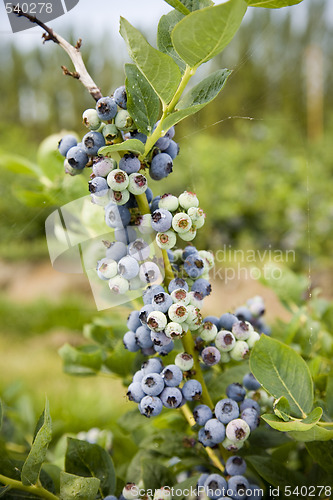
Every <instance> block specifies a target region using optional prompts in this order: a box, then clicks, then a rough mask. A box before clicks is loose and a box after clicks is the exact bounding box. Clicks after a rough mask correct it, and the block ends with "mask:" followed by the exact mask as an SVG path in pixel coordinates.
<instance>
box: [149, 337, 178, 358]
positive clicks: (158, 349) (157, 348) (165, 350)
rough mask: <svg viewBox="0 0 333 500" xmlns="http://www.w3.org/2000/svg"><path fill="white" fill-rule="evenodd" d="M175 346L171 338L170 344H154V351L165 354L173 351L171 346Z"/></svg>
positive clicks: (161, 354)
mask: <svg viewBox="0 0 333 500" xmlns="http://www.w3.org/2000/svg"><path fill="white" fill-rule="evenodd" d="M174 347H175V345H174V342H173V340H171V342H170V344H168V345H164V346H161V345H155V346H154V349H155V352H157V353H158V354H159V355H160V356H167V355H168V354H169V353H170V352H171V351H173V348H174Z"/></svg>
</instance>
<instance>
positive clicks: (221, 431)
mask: <svg viewBox="0 0 333 500" xmlns="http://www.w3.org/2000/svg"><path fill="white" fill-rule="evenodd" d="M204 429H205V434H206V436H207V438H208V439H210V440H211V441H212V442H213V443H214V444H218V443H222V441H223V440H224V438H225V428H224V425H223V424H222V423H221V422H220V421H219V420H217V419H216V418H210V419H209V420H207V422H206V423H205V426H204Z"/></svg>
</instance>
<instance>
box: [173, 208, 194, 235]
mask: <svg viewBox="0 0 333 500" xmlns="http://www.w3.org/2000/svg"><path fill="white" fill-rule="evenodd" d="M172 227H173V229H174V230H175V231H176V232H177V233H179V234H181V233H187V232H188V231H189V230H190V229H191V227H192V221H191V218H190V216H189V215H187V214H186V213H185V212H179V213H178V214H175V215H174V216H173V218H172Z"/></svg>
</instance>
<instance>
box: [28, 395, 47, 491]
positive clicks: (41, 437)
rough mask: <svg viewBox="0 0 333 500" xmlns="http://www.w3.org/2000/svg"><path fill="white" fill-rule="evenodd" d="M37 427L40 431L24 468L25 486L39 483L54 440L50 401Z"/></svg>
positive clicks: (36, 434) (36, 435)
mask: <svg viewBox="0 0 333 500" xmlns="http://www.w3.org/2000/svg"><path fill="white" fill-rule="evenodd" d="M37 427H38V429H37V432H36V433H35V437H34V441H33V444H32V447H31V450H30V452H29V455H28V456H27V459H26V461H25V462H24V465H23V467H22V473H21V481H22V483H23V484H24V485H33V484H36V483H37V481H38V478H39V474H40V470H41V467H42V464H43V462H44V460H45V457H46V452H47V449H48V446H49V444H50V442H51V439H52V422H51V416H50V412H49V403H48V401H46V403H45V409H44V412H43V414H42V416H41V419H40V420H39V422H38V424H37Z"/></svg>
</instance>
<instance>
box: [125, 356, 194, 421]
mask: <svg viewBox="0 0 333 500" xmlns="http://www.w3.org/2000/svg"><path fill="white" fill-rule="evenodd" d="M182 382H183V370H182V369H181V363H177V358H176V360H175V364H170V365H167V366H166V367H164V366H163V363H162V361H161V360H160V359H159V358H150V359H149V360H147V361H145V362H144V363H143V365H142V368H141V369H140V370H139V371H138V372H136V373H135V375H134V377H133V381H132V383H131V384H130V385H129V387H128V390H127V397H128V398H129V399H130V400H131V401H134V402H136V403H138V404H139V410H140V413H141V414H142V415H144V416H146V417H148V418H149V417H155V416H157V415H159V414H160V413H161V411H162V409H163V406H164V407H165V408H171V409H173V408H180V407H181V406H183V405H184V404H185V403H186V402H187V401H197V400H198V399H200V397H201V393H202V388H201V384H200V383H199V382H198V381H197V380H194V379H190V380H187V381H186V382H185V383H184V384H183V386H182V387H181V388H180V384H181V383H182Z"/></svg>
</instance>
